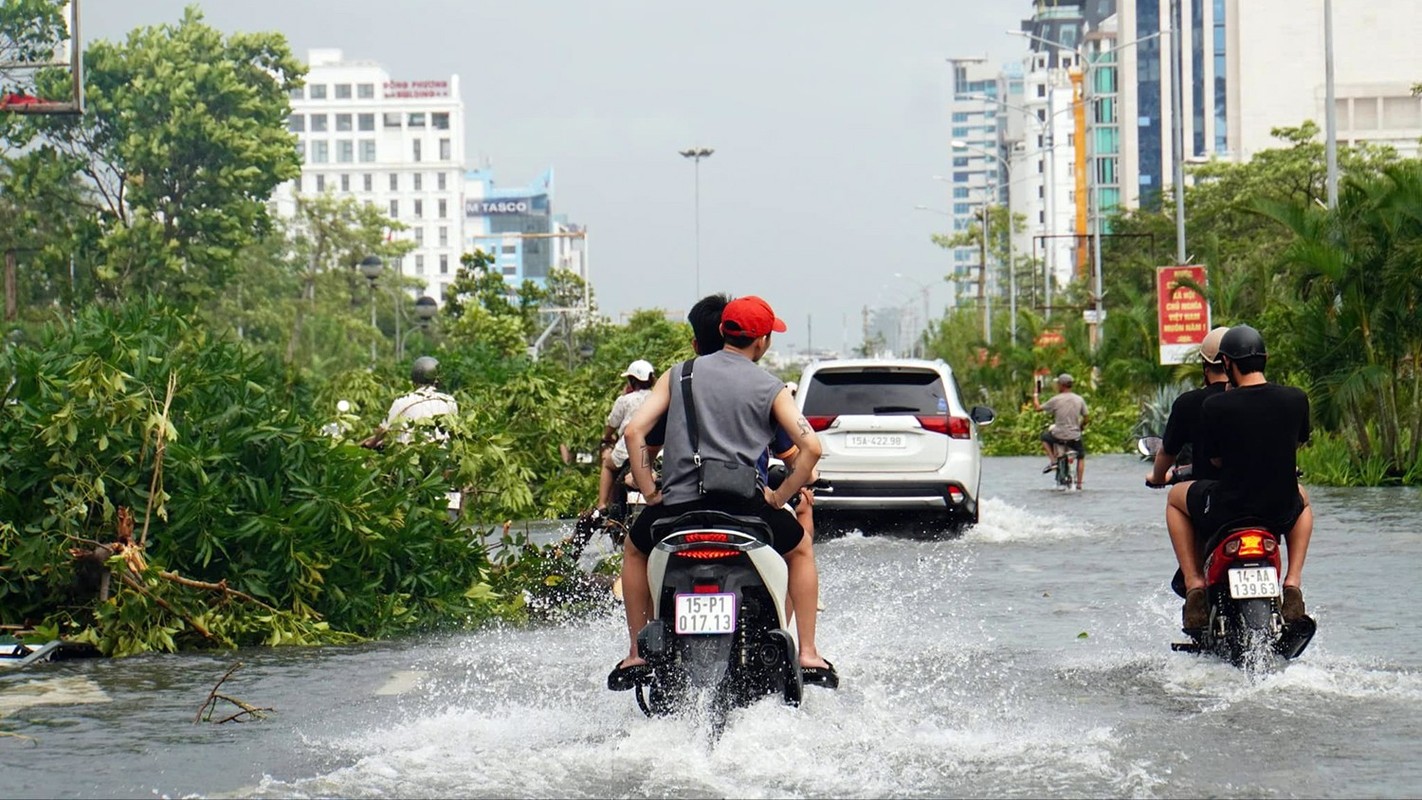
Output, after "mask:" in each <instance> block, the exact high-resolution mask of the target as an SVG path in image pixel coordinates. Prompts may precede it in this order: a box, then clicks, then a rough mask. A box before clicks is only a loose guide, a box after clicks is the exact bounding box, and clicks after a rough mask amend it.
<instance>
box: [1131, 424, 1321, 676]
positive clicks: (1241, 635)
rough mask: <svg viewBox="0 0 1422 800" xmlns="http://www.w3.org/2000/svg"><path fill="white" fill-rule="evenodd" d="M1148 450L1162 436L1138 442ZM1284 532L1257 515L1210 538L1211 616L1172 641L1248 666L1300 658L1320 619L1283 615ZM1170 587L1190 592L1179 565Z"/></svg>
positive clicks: (1174, 477) (1177, 476) (1184, 476)
mask: <svg viewBox="0 0 1422 800" xmlns="http://www.w3.org/2000/svg"><path fill="white" fill-rule="evenodd" d="M1138 447H1139V449H1140V451H1141V453H1142V454H1143V455H1145V454H1149V455H1150V456H1152V457H1153V456H1154V455H1155V452H1156V451H1157V450H1159V449H1160V439H1159V438H1158V437H1146V438H1144V439H1141V440H1140V442H1138ZM1185 480H1189V470H1188V469H1183V470H1178V471H1174V472H1173V473H1172V474H1171V475H1170V476H1169V480H1168V481H1167V483H1166V484H1159V485H1157V484H1150V483H1147V485H1148V486H1151V487H1152V488H1159V487H1160V486H1164V485H1168V484H1171V483H1179V482H1182V481H1185ZM1281 544H1282V543H1281V542H1280V537H1278V536H1276V535H1275V534H1274V533H1273V532H1271V531H1269V530H1268V529H1266V528H1265V527H1263V525H1261V524H1259V522H1258V521H1257V520H1251V519H1247V518H1246V519H1240V520H1236V521H1234V522H1232V523H1229V524H1227V525H1225V526H1224V527H1223V528H1221V529H1220V530H1219V531H1217V532H1215V533H1214V534H1213V535H1211V536H1210V537H1209V539H1208V540H1207V541H1206V544H1205V547H1204V548H1203V552H1204V553H1205V562H1204V568H1205V596H1206V600H1207V602H1208V604H1209V610H1210V611H1209V622H1208V623H1207V624H1206V625H1205V627H1204V628H1201V629H1199V630H1188V629H1187V630H1185V631H1184V632H1185V633H1186V634H1187V635H1188V636H1190V641H1188V642H1172V643H1171V645H1170V649H1171V650H1174V651H1176V652H1187V653H1208V654H1211V655H1214V656H1217V657H1219V658H1221V659H1223V660H1225V661H1228V662H1229V663H1231V664H1233V665H1235V666H1237V667H1243V668H1253V667H1256V666H1261V665H1262V664H1263V662H1264V660H1265V659H1266V658H1268V657H1270V656H1278V657H1282V658H1284V659H1294V658H1298V657H1299V656H1300V655H1302V654H1303V651H1304V649H1305V648H1307V647H1308V644H1309V642H1310V641H1311V640H1312V639H1313V635H1314V633H1315V631H1317V629H1318V625H1317V623H1316V622H1314V620H1313V618H1312V617H1309V616H1307V615H1305V616H1303V617H1301V618H1299V619H1298V620H1295V621H1294V622H1291V623H1286V622H1285V621H1284V617H1283V613H1282V609H1283V603H1284V598H1283V585H1282V583H1281V582H1280V578H1279V576H1280V573H1281V571H1282V569H1281V567H1282V561H1281V552H1282V549H1283V548H1282V547H1281ZM1170 585H1171V588H1172V589H1173V590H1174V591H1175V593H1176V594H1177V595H1179V596H1180V597H1182V598H1183V597H1184V596H1185V580H1184V576H1183V575H1182V574H1181V572H1180V571H1179V570H1176V571H1175V577H1174V578H1172V579H1171V582H1170Z"/></svg>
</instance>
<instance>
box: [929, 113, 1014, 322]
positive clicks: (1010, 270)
mask: <svg viewBox="0 0 1422 800" xmlns="http://www.w3.org/2000/svg"><path fill="white" fill-rule="evenodd" d="M949 144H951V145H952V146H953V149H954V150H967V151H969V152H973V153H978V154H980V155H984V156H988V157H990V158H995V159H997V163H999V164H1001V165H1002V171H1003V172H1004V173H1006V177H1007V183H1008V186H1011V185H1012V162H1011V161H1008V160H1007V159H1005V158H1003V157H1002V155H1001V154H999V153H994V152H992V151H991V150H985V149H983V148H981V147H976V146H974V145H971V144H968V143H967V142H965V141H963V140H962V139H954V140H953V141H952V142H950V143H949ZM935 177H938V176H935ZM940 180H941V178H940ZM992 193H993V194H994V195H996V194H997V191H996V189H994V190H993V192H992ZM1007 197H1008V202H1007V203H1006V207H1007V296H1008V304H1007V313H1008V315H1009V317H1010V319H1009V320H1008V329H1009V330H1010V331H1011V334H1010V335H1011V337H1012V346H1013V347H1016V346H1017V265H1016V264H1015V263H1014V259H1013V252H1012V234H1013V230H1012V222H1013V220H1012V202H1011V200H1012V193H1011V192H1010V191H1009V192H1008V195H1007ZM983 237H984V238H986V237H987V231H986V230H984V231H983ZM989 342H991V340H989Z"/></svg>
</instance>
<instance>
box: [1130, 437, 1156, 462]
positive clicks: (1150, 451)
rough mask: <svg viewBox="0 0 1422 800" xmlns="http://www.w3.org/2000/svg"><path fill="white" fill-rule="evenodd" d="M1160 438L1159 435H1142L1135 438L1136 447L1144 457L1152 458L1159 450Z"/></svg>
mask: <svg viewBox="0 0 1422 800" xmlns="http://www.w3.org/2000/svg"><path fill="white" fill-rule="evenodd" d="M1160 445H1161V438H1160V437H1159V436H1143V437H1141V438H1140V439H1137V440H1136V449H1137V450H1139V451H1140V453H1141V455H1143V456H1145V457H1146V458H1154V457H1155V454H1156V453H1157V452H1159V451H1160Z"/></svg>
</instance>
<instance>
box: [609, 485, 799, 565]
mask: <svg viewBox="0 0 1422 800" xmlns="http://www.w3.org/2000/svg"><path fill="white" fill-rule="evenodd" d="M703 509H714V510H716V511H725V512H726V513H728V514H736V515H739V516H745V517H760V518H761V519H763V520H765V522H766V524H767V525H769V526H770V533H771V546H772V547H774V548H775V552H777V553H779V554H780V555H782V556H783V555H785V554H786V553H789V552H790V551H791V550H794V549H795V548H796V547H799V546H800V540H801V539H803V538H805V529H804V528H802V527H800V522H799V521H798V520H796V519H795V515H794V514H792V513H790V511H789V509H788V507H786V508H771V507H770V506H769V505H767V504H766V502H765V500H763V499H761V498H754V499H751V500H745V501H739V502H736V501H732V502H729V503H728V502H726V501H725V500H720V499H718V500H716V501H714V502H710V501H707V500H705V499H702V500H694V501H692V502H690V503H677V504H676V505H674V506H669V505H655V506H647V507H646V508H644V509H642V513H641V514H639V515H637V521H636V522H634V523H632V530H631V531H629V532H628V534H627V536H628V538H630V539H631V540H632V544H634V545H636V547H637V549H638V550H641V551H642V552H643V553H650V552H652V546H653V545H655V544H656V542H653V541H652V523H653V522H656V521H657V520H659V519H666V518H668V517H675V516H678V515H680V514H685V513H686V512H688V511H701V510H703Z"/></svg>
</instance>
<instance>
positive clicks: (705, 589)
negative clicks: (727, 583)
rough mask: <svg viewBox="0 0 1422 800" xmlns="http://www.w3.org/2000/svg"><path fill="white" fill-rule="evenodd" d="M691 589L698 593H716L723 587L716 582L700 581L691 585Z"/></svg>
mask: <svg viewBox="0 0 1422 800" xmlns="http://www.w3.org/2000/svg"><path fill="white" fill-rule="evenodd" d="M691 591H692V592H694V593H696V594H715V593H717V592H719V591H721V587H720V586H717V585H716V584H714V583H698V584H696V585H695V586H693V587H691Z"/></svg>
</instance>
